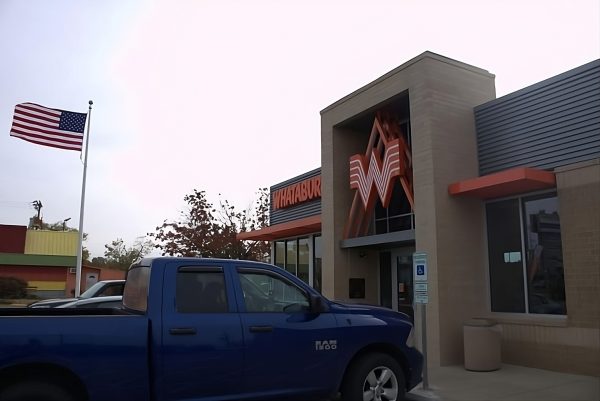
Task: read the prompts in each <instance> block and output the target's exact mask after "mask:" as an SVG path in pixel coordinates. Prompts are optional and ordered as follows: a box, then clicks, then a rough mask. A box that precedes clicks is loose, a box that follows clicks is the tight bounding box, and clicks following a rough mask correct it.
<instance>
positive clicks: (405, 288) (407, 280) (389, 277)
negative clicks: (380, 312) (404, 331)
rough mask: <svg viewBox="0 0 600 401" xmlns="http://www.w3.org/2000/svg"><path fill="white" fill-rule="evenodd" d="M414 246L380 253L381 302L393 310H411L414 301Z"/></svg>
mask: <svg viewBox="0 0 600 401" xmlns="http://www.w3.org/2000/svg"><path fill="white" fill-rule="evenodd" d="M413 253H414V248H413V247H405V248H396V249H392V250H389V251H383V252H380V253H379V295H380V304H381V306H385V307H387V308H390V309H393V310H396V311H397V310H399V311H401V312H407V311H410V312H411V316H412V303H413V271H412V270H413V266H412V254H413Z"/></svg>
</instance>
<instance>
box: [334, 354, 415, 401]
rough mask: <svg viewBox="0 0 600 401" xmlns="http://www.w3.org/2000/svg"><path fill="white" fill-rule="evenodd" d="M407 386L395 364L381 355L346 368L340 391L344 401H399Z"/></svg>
mask: <svg viewBox="0 0 600 401" xmlns="http://www.w3.org/2000/svg"><path fill="white" fill-rule="evenodd" d="M405 392H406V384H405V380H404V372H403V370H402V368H401V367H400V365H399V364H398V362H397V361H396V360H395V359H394V358H392V357H391V356H389V355H387V354H383V353H371V354H367V355H364V356H362V357H360V358H359V359H357V360H356V361H355V362H353V363H352V365H351V366H350V367H349V368H348V372H347V373H346V376H345V377H344V381H343V383H342V388H341V393H342V394H341V395H342V396H341V399H342V400H343V401H401V400H404V395H405Z"/></svg>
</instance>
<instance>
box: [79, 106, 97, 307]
mask: <svg viewBox="0 0 600 401" xmlns="http://www.w3.org/2000/svg"><path fill="white" fill-rule="evenodd" d="M89 104H90V106H89V110H88V117H87V125H88V126H87V135H86V138H85V157H84V159H83V183H82V184H81V206H80V208H79V246H78V247H77V269H76V274H75V296H76V297H78V296H79V295H81V264H82V262H83V207H84V205H85V178H86V174H87V158H88V148H89V145H90V124H91V122H92V105H93V104H94V102H92V101H91V100H90V101H89Z"/></svg>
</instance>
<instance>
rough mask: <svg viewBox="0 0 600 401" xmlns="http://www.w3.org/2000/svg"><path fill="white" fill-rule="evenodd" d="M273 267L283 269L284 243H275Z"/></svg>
mask: <svg viewBox="0 0 600 401" xmlns="http://www.w3.org/2000/svg"><path fill="white" fill-rule="evenodd" d="M274 259H275V266H279V267H281V268H282V269H285V241H277V242H275V258H274Z"/></svg>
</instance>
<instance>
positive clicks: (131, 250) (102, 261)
mask: <svg viewBox="0 0 600 401" xmlns="http://www.w3.org/2000/svg"><path fill="white" fill-rule="evenodd" d="M153 247H154V244H153V243H152V241H150V240H149V239H144V237H139V238H137V239H136V241H135V242H134V244H133V246H130V247H129V246H127V245H126V244H125V242H124V241H123V239H122V238H117V239H116V240H114V241H112V242H111V243H110V244H106V245H104V248H106V250H105V251H104V257H103V258H94V259H93V261H95V262H96V263H97V264H96V266H114V267H117V268H119V269H121V270H127V268H129V266H131V264H132V263H133V262H135V261H136V260H137V259H139V258H141V257H143V256H145V255H147V254H148V253H149V252H150V251H151V250H152V248H153Z"/></svg>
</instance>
